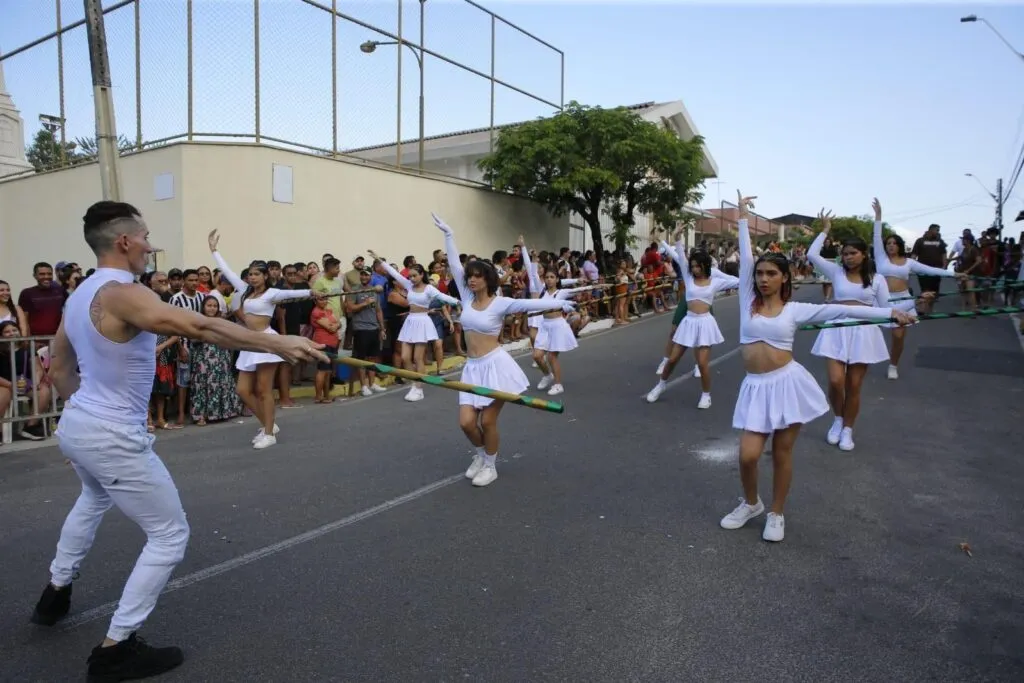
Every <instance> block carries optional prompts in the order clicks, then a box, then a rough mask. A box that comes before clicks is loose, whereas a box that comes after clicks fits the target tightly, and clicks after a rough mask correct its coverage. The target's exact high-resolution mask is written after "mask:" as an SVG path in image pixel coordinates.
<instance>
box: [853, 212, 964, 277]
mask: <svg viewBox="0 0 1024 683" xmlns="http://www.w3.org/2000/svg"><path fill="white" fill-rule="evenodd" d="M871 242H872V245H871V246H873V247H874V248H875V264H876V268H877V269H878V274H879V275H883V276H885V277H894V278H898V279H900V280H910V276H911V274H913V275H926V276H927V275H931V276H932V277H956V273H951V272H950V271H948V270H944V269H942V268H935V267H933V266H926V265H925V264H923V263H921V262H920V261H917V260H915V259H912V258H907V260H906V261H905V262H904V263H903V265H902V266H897V265H896V264H895V263H893V262H892V261H890V260H889V254H887V253H886V252H885V242H884V240H882V222H881V221H875V232H874V237H873V238H872V240H871Z"/></svg>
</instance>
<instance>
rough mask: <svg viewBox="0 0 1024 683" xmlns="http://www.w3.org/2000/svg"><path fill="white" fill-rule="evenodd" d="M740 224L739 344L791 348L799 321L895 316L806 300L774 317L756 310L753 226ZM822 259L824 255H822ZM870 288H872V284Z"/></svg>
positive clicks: (789, 303)
mask: <svg viewBox="0 0 1024 683" xmlns="http://www.w3.org/2000/svg"><path fill="white" fill-rule="evenodd" d="M738 227H739V242H740V277H739V280H740V285H739V290H740V291H739V294H740V296H739V298H740V344H754V343H757V342H764V343H765V344H768V345H769V346H773V347H775V348H777V349H781V350H782V351H792V350H793V337H794V336H795V335H796V329H797V327H799V326H800V325H806V324H808V323H823V322H829V321H833V320H842V319H844V318H853V319H855V320H879V319H886V318H891V317H892V308H876V307H872V306H846V305H843V304H805V303H801V302H798V301H787V302H786V305H785V306H783V307H782V311H781V312H780V313H779V314H778V315H777V316H775V317H774V318H768V317H765V316H763V315H761V314H759V313H753V312H752V310H753V305H754V254H753V252H752V251H751V249H750V230H749V227H748V224H747V220H746V219H745V218H744V219H740V221H739V226H738ZM819 246H820V245H819ZM819 260H822V259H820V257H819ZM833 265H834V264H833ZM844 279H845V276H844ZM883 283H884V280H883ZM867 289H868V291H871V288H870V287H869V288H867ZM886 298H888V288H886Z"/></svg>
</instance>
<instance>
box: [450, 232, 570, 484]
mask: <svg viewBox="0 0 1024 683" xmlns="http://www.w3.org/2000/svg"><path fill="white" fill-rule="evenodd" d="M431 215H432V216H433V218H434V225H436V226H437V228H438V229H439V230H440V231H441V232H443V233H444V248H445V252H446V253H447V255H448V267H449V268H451V271H452V278H453V279H454V280H455V286H456V287H458V289H459V295H460V296H461V297H462V315H461V320H462V329H463V330H464V331H465V333H466V351H467V354H468V358H467V360H466V365H465V366H464V367H463V369H462V381H463V382H466V383H467V384H475V385H477V386H483V387H488V388H490V389H495V390H498V391H507V392H509V393H512V394H521V393H522V392H524V391H526V390H527V389H528V388H529V387H530V381H529V380H528V379H527V378H526V373H524V372H523V370H522V368H520V367H519V364H518V363H516V362H515V360H513V358H512V356H510V355H508V352H507V351H505V349H503V348H501V344H500V343H498V336H499V335H500V334H501V328H502V326H503V325H504V321H505V316H507V315H513V314H516V313H543V312H545V311H558V310H562V311H571V310H573V308H574V306H573V304H572V303H571V302H569V301H564V300H561V299H509V298H506V297H503V296H499V295H498V293H497V292H498V274H497V272H496V271H495V269H494V266H492V265H491V264H490V263H488V262H486V261H479V260H473V261H467V262H466V266H465V268H463V266H462V263H461V262H460V261H459V249H458V247H456V246H455V237H454V236H453V234H452V229H451V228H450V227H448V226H447V225H446V224H445V222H444V221H442V220H441V219H440V218H438V216H437V215H436V214H431ZM504 405H505V403H504V402H503V401H498V400H495V399H490V398H486V397H484V396H477V395H476V394H467V393H459V426H460V427H462V431H463V432H464V433H465V435H466V438H467V439H469V442H470V443H471V444H473V446H475V447H476V455H474V456H473V462H472V463H471V464H470V466H469V469H468V470H466V478H467V479H472V480H473V485H474V486H487V485H488V484H490V483H491V482H493V481H494V480H495V479H497V478H498V470H497V468H496V460H497V458H498V445H499V441H500V437H499V434H498V415H499V413H501V408H502V406H504Z"/></svg>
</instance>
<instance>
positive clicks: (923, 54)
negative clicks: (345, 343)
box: [0, 0, 1024, 241]
mask: <svg viewBox="0 0 1024 683" xmlns="http://www.w3.org/2000/svg"><path fill="white" fill-rule="evenodd" d="M55 1H59V2H60V3H61V11H62V19H63V21H64V23H65V24H67V23H70V22H73V21H75V20H77V19H80V18H81V17H82V15H83V9H82V0H55ZM320 1H321V2H324V3H326V5H327V6H328V7H329V6H330V0H320ZM113 4H114V2H113V0H105V1H104V6H110V5H113ZM193 4H194V16H193V26H194V35H193V64H194V71H193V74H194V98H193V110H194V124H193V125H194V130H196V131H199V132H205V133H232V134H247V135H252V133H253V131H254V128H255V106H254V100H255V94H254V93H255V85H254V82H255V73H254V72H255V67H254V64H255V59H254V53H255V51H254V30H253V2H252V1H251V0H194V2H193ZM480 4H482V5H483V6H484V7H486V8H487V9H490V10H491V11H492V12H494V13H496V14H498V15H500V16H501V17H502V18H504V19H506V20H508V21H509V22H511V23H513V24H515V25H518V26H520V27H522V28H523V29H525V30H526V31H529V32H530V33H532V34H534V35H535V36H537V37H538V38H540V39H542V40H544V41H546V42H547V43H550V44H551V45H553V46H555V47H556V48H558V49H559V50H561V51H562V52H564V69H565V70H564V101H565V102H568V101H570V100H576V101H579V102H581V103H583V104H589V105H599V106H604V107H613V106H617V105H629V104H637V103H641V102H647V101H658V102H663V101H672V100H681V101H682V102H683V103H684V104H685V106H686V108H687V110H688V111H689V113H690V116H691V117H692V119H693V120H694V122H695V124H696V127H697V129H698V131H699V133H700V134H701V135H703V136H704V137H705V138H706V141H707V145H708V148H709V150H710V152H711V155H712V156H713V157H714V159H715V161H716V162H717V164H718V167H719V178H718V181H719V182H712V183H709V185H708V187H707V190H706V198H705V200H704V202H703V206H704V207H705V208H711V207H714V206H717V205H718V200H719V197H721V199H724V200H733V201H734V200H735V198H736V190H737V188H739V189H742V190H743V192H744V193H745V194H753V195H757V196H758V202H757V211H758V213H760V214H762V215H766V216H770V217H772V216H779V215H784V214H788V213H801V214H809V215H814V214H816V213H817V211H818V210H819V209H820V208H822V207H827V208H829V209H831V210H832V211H834V212H835V213H836V214H838V215H850V214H868V213H870V211H871V208H870V207H871V200H872V198H873V197H876V196H877V197H878V198H879V199H880V201H881V203H882V206H883V210H884V219H885V220H887V221H888V222H889V223H891V224H893V225H894V226H896V227H897V228H898V229H899V231H900V232H901V233H903V234H904V235H905V236H907V237H916V236H918V235H919V234H920V233H921V232H922V231H923V230H924V228H926V227H927V225H928V224H929V223H939V224H940V225H941V226H942V231H943V235H944V236H945V237H946V238H947V241H951V240H952V239H953V238H954V237H955V236H956V235H958V234H959V232H960V230H961V229H963V228H965V227H970V228H972V229H974V230H975V232H976V233H977V232H978V231H980V230H981V229H984V228H986V227H988V226H989V225H990V224H991V222H992V220H993V212H994V201H993V200H992V199H991V197H990V193H991V192H994V191H995V184H996V179H997V178H1000V177H1003V178H1005V179H1006V182H1007V183H1008V182H1009V179H1010V177H1011V174H1012V171H1013V165H1014V162H1015V160H1016V159H1017V156H1018V153H1019V152H1020V150H1021V147H1022V144H1024V88H1022V87H1021V84H1022V82H1024V60H1022V59H1021V58H1019V57H1017V56H1015V55H1014V54H1013V53H1012V52H1011V51H1010V49H1008V48H1007V47H1006V46H1005V45H1004V44H1003V43H1001V42H1000V41H999V39H998V38H997V37H996V36H995V35H994V34H993V33H992V32H991V31H990V30H989V29H988V28H987V27H986V26H985V25H984V24H982V23H968V24H963V23H960V21H959V18H960V17H961V16H963V15H966V14H972V13H973V14H977V15H979V16H982V17H984V18H986V19H987V20H988V21H989V22H991V23H992V24H993V25H994V26H995V27H996V28H997V29H998V30H999V31H1000V32H1001V33H1002V34H1003V35H1004V36H1005V37H1006V38H1007V39H1008V40H1009V41H1010V42H1011V43H1012V44H1014V46H1015V48H1016V49H1017V50H1024V4H1021V3H1012V2H992V3H970V2H930V3H922V2H904V3H884V2H874V1H868V2H859V3H853V2H846V3H838V2H828V1H827V0H825V1H819V2H815V3H810V2H803V3H801V2H786V3H784V2H774V3H770V2H733V1H730V0H718V1H717V2H714V3H710V2H705V3H700V2H686V1H676V2H669V1H665V2H653V1H651V2H642V1H635V2H628V3H627V2H583V1H576V0H562V1H560V2H559V1H545V2H540V1H524V0H519V1H515V0H507V1H497V0H489V1H488V0H484V1H482V2H481V3H480ZM338 8H339V11H342V12H345V13H346V14H348V15H350V16H351V17H353V18H355V19H358V20H361V21H363V22H366V23H368V24H371V25H373V26H375V27H378V28H380V29H382V30H384V31H386V32H390V33H392V34H397V32H398V14H399V13H398V0H362V1H360V0H355V1H353V0H338ZM419 11H420V4H419V3H418V2H416V0H404V2H403V10H402V13H401V14H402V35H403V37H404V38H405V39H406V40H409V41H411V42H413V43H414V44H415V43H418V36H419ZM185 17H186V13H185V0H142V3H141V5H140V21H141V30H140V35H141V42H140V46H141V54H142V59H141V64H140V66H141V72H142V78H141V83H142V88H141V95H142V98H141V109H142V117H141V129H142V134H143V138H144V139H145V140H156V139H160V138H164V137H169V136H172V135H179V134H181V133H184V132H185V130H186V129H187V97H186V93H187V68H186V63H187V62H186V54H187V53H186V38H185V36H186V31H185ZM494 23H495V28H494V33H495V45H494V73H495V76H496V78H498V79H500V80H502V81H504V82H506V83H508V84H511V85H513V86H515V87H517V88H519V89H521V90H523V91H526V92H528V93H530V94H531V95H532V97H528V96H526V95H523V94H521V93H518V92H516V91H514V90H511V89H509V88H506V87H504V86H502V85H497V86H496V87H495V95H494V101H495V105H494V122H495V123H509V122H515V121H521V120H526V119H531V118H535V117H539V116H546V115H549V114H551V113H553V112H554V111H556V108H557V106H558V105H559V104H560V103H561V102H562V98H563V81H562V69H561V67H562V57H561V55H560V54H559V52H557V51H556V50H553V49H551V48H550V47H547V46H544V45H542V44H541V43H539V42H537V41H535V40H532V39H531V38H529V37H527V36H524V35H523V34H522V33H520V32H518V31H516V30H515V29H514V28H511V27H510V26H509V25H508V24H506V23H504V22H503V21H499V20H495V22H494ZM259 24H260V30H259V39H260V121H261V124H260V128H261V133H262V134H263V135H264V136H271V137H276V138H280V139H282V140H288V141H294V142H297V143H300V144H304V145H310V146H315V147H322V148H327V149H330V148H331V147H332V145H333V140H332V138H333V136H332V129H333V125H332V108H331V83H332V77H331V21H330V15H329V14H328V13H326V12H324V11H322V10H320V9H317V8H315V7H312V6H310V5H309V4H306V3H304V2H302V0H262V2H261V4H260V22H259ZM55 25H56V18H55V12H54V2H51V1H50V0H17V1H11V2H4V3H3V7H2V8H0V51H2V52H7V51H11V50H14V49H16V48H17V47H20V46H21V45H24V44H26V43H28V42H30V41H32V40H34V39H36V38H38V37H41V36H43V35H45V34H46V33H49V32H51V31H53V30H54V28H55ZM424 25H425V39H424V47H425V48H426V49H428V50H432V51H434V52H436V53H439V54H442V55H444V56H446V57H448V58H449V59H451V60H453V61H456V62H459V63H460V64H463V65H465V66H468V67H471V68H473V69H475V70H477V71H479V72H481V73H483V74H488V73H490V69H491V43H490V38H491V16H490V15H489V14H487V13H485V12H483V11H481V10H479V9H476V8H474V7H472V6H471V5H469V4H467V3H465V2H462V0H426V2H425V5H424ZM106 30H107V39H108V46H109V51H110V62H111V71H112V76H113V81H114V89H115V107H116V114H117V123H118V129H119V132H122V133H124V134H125V135H127V136H128V137H129V138H130V139H134V138H135V135H136V129H137V122H138V121H139V119H138V117H137V116H136V101H135V91H136V83H135V81H136V78H135V62H134V53H135V44H134V13H133V8H132V7H131V6H128V7H125V8H122V9H119V10H116V11H114V12H111V13H109V14H108V15H107V17H106ZM370 39H376V40H386V39H387V36H385V35H381V34H378V33H375V32H374V31H373V30H371V29H369V28H365V27H362V26H359V25H357V24H355V23H352V22H350V21H343V20H339V21H338V23H337V48H338V49H337V58H336V66H337V79H338V97H337V104H338V133H337V134H338V147H339V149H353V148H358V147H361V146H371V145H377V144H389V143H393V141H394V139H395V138H396V135H397V128H398V116H397V115H396V112H397V101H398V90H399V88H398V87H397V86H398V78H397V66H398V58H397V55H398V50H396V49H395V47H394V46H382V47H380V48H378V49H377V51H376V52H374V53H373V54H364V53H362V52H360V50H359V49H358V46H359V44H360V43H362V42H363V41H365V40H370ZM64 54H65V58H64V83H65V95H64V99H65V118H66V119H67V134H68V136H69V137H71V138H74V137H81V136H91V135H92V134H93V130H94V124H93V104H92V93H91V87H90V83H89V78H90V77H89V59H88V54H87V51H86V41H85V32H84V29H82V28H79V29H76V30H74V31H72V32H69V33H68V34H66V35H65V39H64ZM413 54H414V50H410V49H407V50H405V52H404V54H403V57H402V71H403V75H402V79H401V101H402V116H401V135H402V138H403V139H408V138H415V137H416V135H417V109H418V106H417V102H418V78H419V70H418V68H417V66H416V61H415V58H414V56H413ZM57 67H58V60H57V56H56V42H55V41H49V42H47V43H44V44H43V45H40V46H38V47H35V48H32V49H30V50H28V51H26V52H24V53H22V54H19V55H15V56H14V57H11V58H9V59H7V60H5V61H4V62H3V68H4V72H5V75H6V82H7V89H8V91H9V92H10V93H11V95H12V96H13V98H14V101H15V103H16V104H17V105H18V107H19V108H20V109H21V111H22V116H23V117H24V118H25V121H26V138H27V140H26V142H29V141H30V140H31V137H32V136H33V135H34V133H35V131H36V130H37V129H38V123H37V121H38V116H39V114H52V115H56V114H58V113H59V111H60V105H59V102H60V99H59V95H58V79H57ZM424 84H425V87H424V101H425V130H426V134H427V135H436V134H442V133H446V132H452V131H458V130H465V129H470V128H482V127H486V126H488V125H489V123H490V119H491V106H490V102H491V87H490V83H489V81H488V80H487V79H486V78H484V77H481V76H479V75H475V74H472V73H470V72H468V71H466V70H464V69H462V68H459V67H457V66H453V65H451V64H448V63H446V62H444V61H442V60H440V59H438V58H437V57H434V56H432V55H429V54H428V55H426V59H425V65H424ZM967 173H972V174H974V176H975V177H967V176H966V175H965V174H967ZM982 186H984V187H982ZM1007 189H1009V188H1007ZM1022 210H1024V181H1021V182H1020V183H1018V185H1017V186H1016V187H1015V188H1014V189H1013V190H1012V192H1011V193H1010V195H1009V198H1008V200H1007V202H1006V208H1005V219H1004V220H1005V222H1006V224H1007V225H1008V226H1009V229H1008V231H1007V233H1005V234H1008V235H1016V234H1017V233H1018V232H1019V231H1020V230H1021V229H1024V223H1020V224H1016V225H1014V224H1013V223H1012V221H1013V219H1014V218H1015V217H1016V215H1017V214H1018V213H1020V212H1021V211H1022Z"/></svg>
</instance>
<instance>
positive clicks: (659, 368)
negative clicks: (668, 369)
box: [654, 358, 668, 377]
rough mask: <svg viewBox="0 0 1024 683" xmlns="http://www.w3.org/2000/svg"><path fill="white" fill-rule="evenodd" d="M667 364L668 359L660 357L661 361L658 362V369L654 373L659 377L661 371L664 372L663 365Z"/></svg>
mask: <svg viewBox="0 0 1024 683" xmlns="http://www.w3.org/2000/svg"><path fill="white" fill-rule="evenodd" d="M666 365H668V359H667V358H662V359H661V362H660V363H658V369H657V370H655V371H654V374H655V375H657V376H658V377H661V373H663V372H665V366H666Z"/></svg>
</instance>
